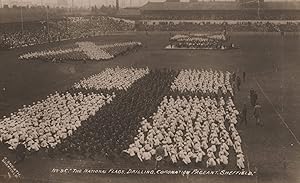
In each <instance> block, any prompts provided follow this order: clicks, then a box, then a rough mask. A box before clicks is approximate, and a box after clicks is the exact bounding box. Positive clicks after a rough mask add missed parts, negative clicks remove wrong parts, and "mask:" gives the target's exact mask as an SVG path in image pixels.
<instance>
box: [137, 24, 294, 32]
mask: <svg viewBox="0 0 300 183" xmlns="http://www.w3.org/2000/svg"><path fill="white" fill-rule="evenodd" d="M137 29H138V30H141V31H205V32H211V31H214V32H216V31H223V30H227V31H232V32H280V31H284V32H298V31H299V30H300V23H295V22H286V23H285V22H283V23H272V22H262V21H255V22H251V21H249V22H245V21H241V22H238V21H237V22H236V21H235V22H230V23H228V22H214V21H212V22H198V21H195V22H184V21H182V22H178V23H175V22H172V21H159V22H155V23H152V24H151V23H140V24H138V26H137Z"/></svg>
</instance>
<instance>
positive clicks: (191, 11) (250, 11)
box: [140, 0, 300, 20]
mask: <svg viewBox="0 0 300 183" xmlns="http://www.w3.org/2000/svg"><path fill="white" fill-rule="evenodd" d="M140 12H141V16H142V18H143V19H206V20H212V19H214V20H215V19H217V20H231V19H240V20H249V19H250V20H254V19H266V20H275V19H280V20H295V19H300V2H297V1H293V2H291V1H289V2H287V1H278V2H264V1H263V0H237V1H230V2H226V1H209V2H205V1H202V2H200V1H190V2H180V1H165V2H148V3H147V4H145V5H144V6H142V7H141V8H140Z"/></svg>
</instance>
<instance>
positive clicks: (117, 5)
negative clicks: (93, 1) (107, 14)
mask: <svg viewBox="0 0 300 183" xmlns="http://www.w3.org/2000/svg"><path fill="white" fill-rule="evenodd" d="M116 8H117V10H119V0H116Z"/></svg>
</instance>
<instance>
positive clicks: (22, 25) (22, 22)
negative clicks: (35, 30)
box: [21, 1, 24, 34]
mask: <svg viewBox="0 0 300 183" xmlns="http://www.w3.org/2000/svg"><path fill="white" fill-rule="evenodd" d="M21 28H22V34H23V32H24V19H23V1H21Z"/></svg>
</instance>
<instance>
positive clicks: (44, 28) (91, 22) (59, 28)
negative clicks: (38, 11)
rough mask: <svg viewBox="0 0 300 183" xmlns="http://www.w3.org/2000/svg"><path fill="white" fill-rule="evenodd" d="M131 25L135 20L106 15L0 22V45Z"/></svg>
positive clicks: (12, 45) (74, 36)
mask: <svg viewBox="0 0 300 183" xmlns="http://www.w3.org/2000/svg"><path fill="white" fill-rule="evenodd" d="M133 29H134V23H133V22H129V21H126V20H123V19H116V18H112V17H107V16H89V17H83V16H82V17H67V18H64V19H56V20H49V21H48V22H46V21H37V22H24V23H23V29H22V23H20V22H19V23H4V24H0V49H1V48H2V49H3V48H6V49H9V48H17V47H24V46H30V45H36V44H42V43H48V42H56V41H61V40H67V39H78V38H83V37H91V36H97V35H102V34H106V33H109V32H116V31H129V30H133Z"/></svg>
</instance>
